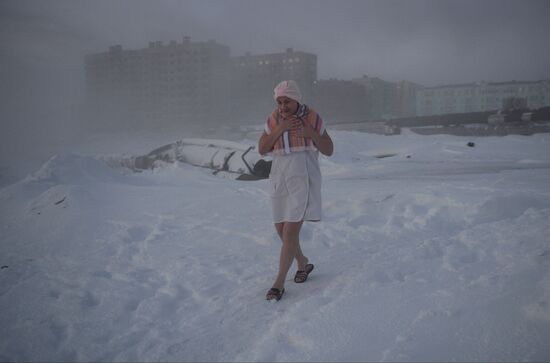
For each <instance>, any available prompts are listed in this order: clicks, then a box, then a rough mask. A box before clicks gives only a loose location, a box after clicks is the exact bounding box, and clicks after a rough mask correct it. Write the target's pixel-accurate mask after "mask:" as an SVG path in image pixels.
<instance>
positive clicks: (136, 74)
mask: <svg viewBox="0 0 550 363" xmlns="http://www.w3.org/2000/svg"><path fill="white" fill-rule="evenodd" d="M230 64H231V63H230V49H229V47H227V46H225V45H222V44H218V43H216V42H215V41H213V40H210V41H207V42H192V41H191V40H190V38H189V37H183V39H182V41H181V42H176V41H170V42H169V43H167V44H163V42H161V41H155V42H150V43H149V46H148V47H147V48H143V49H137V50H127V49H123V48H122V46H120V45H116V46H112V47H110V48H109V50H108V51H106V52H102V53H97V54H90V55H87V56H86V57H85V70H86V87H87V93H88V104H89V108H90V111H91V113H92V114H93V115H94V116H96V118H95V120H96V121H97V122H104V123H105V125H99V127H103V126H109V124H110V123H115V124H116V126H117V127H138V128H139V127H150V126H161V127H162V126H168V125H173V124H175V123H189V124H196V123H200V122H203V123H204V122H206V123H208V122H214V121H215V120H218V119H220V118H222V117H225V116H227V114H228V112H229V100H228V97H227V94H228V93H229V86H230V83H229V69H230Z"/></svg>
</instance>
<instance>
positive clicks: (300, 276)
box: [294, 263, 315, 284]
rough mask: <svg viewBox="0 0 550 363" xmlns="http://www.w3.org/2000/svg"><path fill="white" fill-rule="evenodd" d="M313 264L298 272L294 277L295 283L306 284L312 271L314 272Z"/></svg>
mask: <svg viewBox="0 0 550 363" xmlns="http://www.w3.org/2000/svg"><path fill="white" fill-rule="evenodd" d="M314 267H315V266H313V264H312V263H308V264H307V265H306V266H305V268H304V269H303V270H298V271H296V275H294V282H295V283H297V284H301V283H303V282H306V280H307V277H308V275H309V273H310V272H311V271H313V268H314Z"/></svg>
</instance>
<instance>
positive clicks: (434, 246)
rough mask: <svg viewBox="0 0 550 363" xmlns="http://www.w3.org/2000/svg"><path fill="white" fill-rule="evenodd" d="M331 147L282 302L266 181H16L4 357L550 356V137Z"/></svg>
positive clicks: (349, 137)
mask: <svg viewBox="0 0 550 363" xmlns="http://www.w3.org/2000/svg"><path fill="white" fill-rule="evenodd" d="M332 136H333V139H334V141H335V154H334V155H333V157H331V158H325V157H322V158H321V167H322V172H323V175H324V179H323V196H324V220H323V221H322V222H320V223H309V224H306V225H305V226H304V228H303V231H302V236H301V237H302V238H301V240H302V246H303V249H304V252H305V254H306V255H307V256H308V257H309V259H310V261H311V262H313V263H314V264H315V266H316V268H315V270H314V271H313V273H312V274H311V275H310V278H309V279H308V281H307V282H306V283H304V284H301V285H298V284H295V283H294V282H292V276H293V274H294V268H293V269H292V270H291V272H290V273H289V278H288V282H287V284H286V293H285V295H284V297H283V299H282V300H281V301H279V302H268V301H266V300H265V292H266V291H267V289H268V288H269V287H270V286H271V283H272V282H273V279H274V277H275V273H276V268H277V263H278V255H279V246H280V242H279V241H278V240H277V236H276V234H275V231H274V228H273V226H272V224H271V214H270V213H271V210H270V198H269V195H268V192H267V191H268V181H267V180H262V181H256V182H250V181H248V182H245V181H237V180H233V179H230V178H227V177H225V178H224V177H220V176H219V175H217V176H216V175H212V173H211V171H209V170H208V169H204V168H197V167H193V166H190V165H185V164H170V165H165V166H164V167H161V168H158V169H155V170H154V171H146V172H142V173H137V174H133V173H128V172H127V171H124V170H120V169H113V168H110V167H108V166H107V165H106V164H105V163H104V162H102V161H100V156H101V155H100V153H99V152H98V153H92V154H90V153H86V152H85V153H80V151H81V150H77V151H79V152H78V153H76V154H63V155H58V156H57V157H54V158H53V159H51V160H50V161H49V162H47V163H46V164H45V165H44V166H42V168H40V170H38V171H36V172H35V173H33V174H31V175H29V176H28V177H27V178H25V179H24V180H21V181H19V182H17V183H15V184H12V185H10V186H6V187H4V188H2V189H0V220H1V227H0V228H1V229H0V265H1V267H2V268H1V269H0V360H2V361H75V360H77V361H548V360H550V344H548V342H550V273H549V272H550V237H549V236H550V134H538V135H533V136H528V137H525V136H507V137H488V138H461V137H453V136H429V137H428V136H420V135H415V134H412V133H407V132H405V133H404V134H403V135H399V136H389V137H385V136H377V135H370V134H364V133H357V132H345V131H334V132H332ZM153 139H154V138H153ZM148 140H149V143H148V142H147V140H137V139H134V140H127V143H124V142H122V143H121V142H120V140H111V141H109V140H103V145H101V150H102V151H103V152H106V153H109V154H111V155H112V154H113V153H117V152H118V153H121V154H124V153H127V152H132V153H138V152H141V153H142V154H145V153H147V152H149V151H150V150H152V148H154V147H157V146H161V145H163V143H162V142H160V140H156V139H155V141H154V145H152V144H153V143H152V142H151V139H148ZM175 140H177V138H175V139H170V140H163V141H164V142H165V143H166V142H172V141H175ZM469 141H473V142H475V147H468V146H467V143H468V142H469ZM248 142H249V143H250V144H254V143H255V140H248ZM131 143H133V145H134V149H132V150H131V151H129V149H124V148H123V146H122V145H125V147H128V145H129V144H131ZM98 144H101V142H100V141H98V143H97V144H96V146H97V145H98ZM84 149H86V147H84V146H83V147H82V150H84ZM91 149H92V148H91V147H90V148H88V150H87V151H90V150H91ZM85 155H87V156H85Z"/></svg>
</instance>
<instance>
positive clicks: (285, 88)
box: [273, 80, 302, 102]
mask: <svg viewBox="0 0 550 363" xmlns="http://www.w3.org/2000/svg"><path fill="white" fill-rule="evenodd" d="M273 92H274V96H273V98H274V99H275V100H277V98H279V97H282V96H285V97H288V98H291V99H293V100H294V101H297V102H301V101H302V94H301V93H300V88H298V84H297V83H296V82H295V81H292V80H290V81H282V82H281V83H279V84H278V85H277V86H276V87H275V89H274V90H273Z"/></svg>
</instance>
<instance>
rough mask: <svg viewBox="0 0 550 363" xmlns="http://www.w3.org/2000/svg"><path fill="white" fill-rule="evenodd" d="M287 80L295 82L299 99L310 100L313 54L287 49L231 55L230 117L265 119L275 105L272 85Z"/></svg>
mask: <svg viewBox="0 0 550 363" xmlns="http://www.w3.org/2000/svg"><path fill="white" fill-rule="evenodd" d="M287 79H293V80H295V81H296V82H297V83H298V86H299V87H300V91H301V92H302V95H303V98H304V100H303V101H304V102H305V103H310V102H311V101H312V99H313V84H314V82H315V81H316V80H317V56H316V55H315V54H311V53H306V52H301V51H295V50H293V49H292V48H287V50H286V52H281V53H269V54H257V55H252V54H250V53H247V54H245V55H243V56H237V57H233V58H231V111H232V112H231V115H232V118H233V119H234V120H236V121H237V122H241V121H244V122H254V121H255V120H258V119H260V120H263V119H265V117H266V116H267V114H268V113H269V112H271V110H272V109H273V108H274V107H275V102H274V100H273V88H275V86H276V85H277V84H278V83H279V82H281V81H283V80H287Z"/></svg>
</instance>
